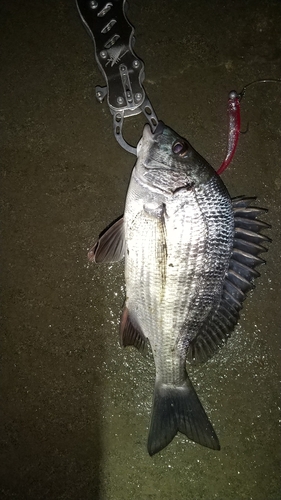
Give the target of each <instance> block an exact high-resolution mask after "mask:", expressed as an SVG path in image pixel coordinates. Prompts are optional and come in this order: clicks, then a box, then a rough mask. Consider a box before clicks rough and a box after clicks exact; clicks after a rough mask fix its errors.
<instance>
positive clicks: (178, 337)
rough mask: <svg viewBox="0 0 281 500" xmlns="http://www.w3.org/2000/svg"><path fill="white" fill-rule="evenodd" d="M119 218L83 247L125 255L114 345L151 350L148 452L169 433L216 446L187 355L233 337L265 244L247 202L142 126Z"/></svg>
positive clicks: (180, 143)
mask: <svg viewBox="0 0 281 500" xmlns="http://www.w3.org/2000/svg"><path fill="white" fill-rule="evenodd" d="M137 151H138V159H137V163H136V165H135V167H134V169H133V172H132V177H131V181H130V185H129V189H128V194H127V199H126V207H125V213H124V217H123V218H120V219H118V220H117V222H115V223H114V224H113V225H112V226H111V227H109V229H107V230H106V231H105V232H104V233H103V234H102V235H101V236H100V238H99V240H98V242H97V243H96V244H95V245H94V247H93V248H91V250H90V251H89V254H88V256H89V259H90V260H92V261H95V262H114V261H117V260H120V259H121V258H122V257H123V256H125V279H126V300H125V306H124V310H123V314H122V317H121V327H120V330H121V345H123V346H127V345H134V346H136V347H137V348H138V349H140V350H143V349H144V348H145V345H146V343H147V339H148V340H149V343H150V345H151V348H152V352H153V356H154V361H155V367H156V382H155V392H154V401H153V410H152V417H151V425H150V431H149V437H148V452H149V453H150V455H153V454H154V453H157V452H158V451H160V450H161V449H163V448H164V447H165V446H167V445H168V444H169V443H170V441H171V440H172V439H173V437H174V436H175V435H176V434H177V432H178V431H179V432H182V433H183V434H185V435H186V436H187V437H188V438H189V439H191V440H192V441H195V442H197V443H200V444H201V445H203V446H207V447H209V448H212V449H215V450H218V449H219V448H220V445H219V440H218V438H217V436H216V433H215V431H214V429H213V427H212V424H211V423H210V421H209V419H208V417H207V415H206V413H205V411H204V409H203V406H202V405H201V403H200V401H199V399H198V396H197V394H196V392H195V390H194V388H193V386H192V384H191V382H190V380H189V378H188V374H187V371H186V359H188V360H189V361H191V362H203V361H206V360H207V359H208V358H210V357H211V356H212V355H213V354H214V353H215V352H216V350H217V349H218V347H219V346H221V345H222V344H223V343H224V342H225V340H226V339H227V337H228V336H229V335H230V333H231V332H232V330H233V328H234V326H235V324H236V323H237V320H238V318H239V311H240V310H241V308H242V303H243V300H244V299H245V294H246V292H248V291H249V290H250V289H251V288H252V287H253V284H252V282H253V279H254V278H256V277H257V276H259V273H258V272H257V271H256V270H255V267H256V266H257V265H259V264H261V263H262V262H264V261H263V260H262V259H260V257H259V256H258V255H259V254H260V253H261V252H263V251H265V248H264V247H263V246H262V244H263V243H264V242H265V241H269V238H267V237H266V236H264V235H261V234H260V230H261V229H262V228H264V227H268V224H265V223H263V222H261V221H259V220H257V219H256V217H257V216H258V215H259V214H260V213H262V212H263V211H264V210H263V209H259V208H255V207H251V206H250V203H251V202H252V200H253V199H254V198H245V197H239V198H235V199H233V200H231V198H230V196H229V194H228V191H227V189H226V187H225V186H224V184H223V182H222V180H221V179H220V177H219V176H218V175H217V174H216V172H215V171H214V170H213V168H212V167H211V166H210V165H209V164H208V163H207V162H206V161H205V160H204V159H203V158H202V157H201V156H200V155H199V154H198V153H197V152H196V151H195V150H194V149H193V148H192V146H191V145H190V144H189V143H188V142H187V141H186V140H185V139H182V138H181V137H180V136H178V134H176V133H175V132H174V131H173V130H171V129H170V128H168V127H166V126H165V125H164V124H163V123H159V125H158V127H157V128H156V130H155V133H154V134H152V132H151V131H150V128H149V126H148V125H146V126H145V127H144V131H143V137H142V139H141V141H140V142H139V144H138V148H137Z"/></svg>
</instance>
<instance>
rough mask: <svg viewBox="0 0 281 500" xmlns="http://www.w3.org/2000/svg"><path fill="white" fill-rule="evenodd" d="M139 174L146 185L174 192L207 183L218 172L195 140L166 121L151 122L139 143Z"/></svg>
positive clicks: (166, 191)
mask: <svg viewBox="0 0 281 500" xmlns="http://www.w3.org/2000/svg"><path fill="white" fill-rule="evenodd" d="M137 157H138V160H137V163H136V166H135V175H136V177H137V179H138V181H139V182H141V183H142V184H143V185H146V186H149V187H152V186H153V187H154V188H155V189H156V190H160V191H162V192H165V193H169V194H174V193H175V192H178V191H179V190H181V189H192V188H194V187H198V186H199V185H200V184H205V183H207V182H208V181H209V180H210V178H211V177H213V176H215V175H217V174H216V172H215V170H214V169H213V168H212V167H211V165H210V164H209V163H208V162H207V161H206V160H204V158H203V157H202V156H201V155H200V154H199V153H197V151H195V149H194V148H193V147H192V146H191V144H190V143H189V142H188V141H187V140H186V139H184V138H183V137H181V136H180V135H178V134H177V133H176V132H175V131H174V130H172V129H171V128H170V127H167V126H166V125H165V124H164V123H163V122H159V123H158V125H157V127H156V129H155V131H154V132H152V131H151V129H150V126H149V125H148V124H147V125H145V127H144V130H143V135H142V138H141V139H140V141H139V143H138V145H137Z"/></svg>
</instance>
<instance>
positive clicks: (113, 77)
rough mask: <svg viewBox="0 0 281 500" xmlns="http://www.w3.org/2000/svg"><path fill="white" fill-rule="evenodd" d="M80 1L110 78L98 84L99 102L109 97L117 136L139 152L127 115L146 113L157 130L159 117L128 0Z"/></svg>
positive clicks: (101, 63) (101, 65) (100, 61)
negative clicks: (127, 130)
mask: <svg viewBox="0 0 281 500" xmlns="http://www.w3.org/2000/svg"><path fill="white" fill-rule="evenodd" d="M76 4H77V8H78V12H79V14H80V17H81V19H82V21H83V23H84V25H85V27H86V29H87V31H88V32H89V34H90V36H91V38H92V39H93V41H94V46H95V57H96V61H97V63H98V66H99V68H100V70H101V72H102V74H103V76H104V78H105V81H106V86H105V87H100V86H97V87H96V97H97V99H98V101H99V102H103V100H104V98H105V97H106V98H107V103H108V106H109V109H110V112H111V113H112V115H113V129H114V135H115V138H116V140H117V141H118V143H119V144H120V146H122V148H124V149H126V151H129V152H130V153H132V154H135V155H136V148H135V147H133V146H131V145H130V144H128V143H127V142H126V141H125V139H124V137H123V135H122V127H123V122H124V119H125V118H127V117H129V116H133V115H138V114H139V113H144V115H145V116H146V118H147V120H148V121H149V123H150V126H151V128H152V130H153V131H154V130H155V128H156V126H157V124H158V120H157V117H156V114H155V112H154V110H153V107H152V105H151V103H150V101H149V99H148V97H147V95H146V92H145V90H144V87H143V85H142V83H143V81H144V78H145V75H144V63H143V61H142V60H141V59H140V58H139V57H137V56H136V54H135V52H134V51H133V44H134V28H133V26H132V25H131V24H130V22H129V21H128V19H127V17H126V13H125V10H126V7H127V4H126V0H111V1H110V2H108V1H104V0H76Z"/></svg>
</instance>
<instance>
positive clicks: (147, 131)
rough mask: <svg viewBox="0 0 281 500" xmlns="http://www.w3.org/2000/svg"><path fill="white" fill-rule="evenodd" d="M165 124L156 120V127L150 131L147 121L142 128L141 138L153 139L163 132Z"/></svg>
mask: <svg viewBox="0 0 281 500" xmlns="http://www.w3.org/2000/svg"><path fill="white" fill-rule="evenodd" d="M164 128H165V124H164V123H163V122H161V121H160V122H158V124H157V127H156V129H155V130H154V132H152V130H151V128H150V125H149V124H148V123H147V124H146V125H145V126H144V129H143V139H144V140H155V139H157V137H158V136H159V135H161V134H163V131H164Z"/></svg>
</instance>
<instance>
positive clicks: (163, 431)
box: [147, 378, 220, 455]
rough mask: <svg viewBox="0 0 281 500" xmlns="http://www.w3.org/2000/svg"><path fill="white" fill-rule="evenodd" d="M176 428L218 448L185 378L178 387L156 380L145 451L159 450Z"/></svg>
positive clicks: (211, 429) (152, 453) (163, 446)
mask: <svg viewBox="0 0 281 500" xmlns="http://www.w3.org/2000/svg"><path fill="white" fill-rule="evenodd" d="M178 431H179V432H182V433H183V434H185V435H186V436H187V437H188V438H189V439H191V440H192V441H195V442H196V443H199V444H201V445H202V446H207V447H208V448H212V449H213V450H219V449H220V444H219V440H218V438H217V435H216V433H215V431H214V429H213V427H212V424H211V422H210V421H209V419H208V417H207V415H206V413H205V411H204V408H203V406H202V405H201V403H200V401H199V398H198V396H197V394H196V392H195V389H194V388H193V386H192V384H191V382H190V380H189V379H188V378H186V380H185V382H184V384H183V385H182V386H180V387H175V386H172V385H167V384H163V383H161V382H156V385H155V392H154V401H153V410H152V416H151V423H150V429H149V436H148V443H147V449H148V453H149V454H150V455H154V454H155V453H158V452H159V451H161V450H162V449H163V448H165V446H167V445H168V444H169V443H170V442H171V441H172V439H173V438H174V437H175V435H176V434H177V432H178Z"/></svg>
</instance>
